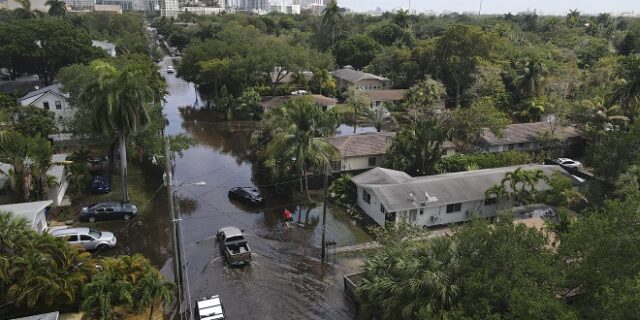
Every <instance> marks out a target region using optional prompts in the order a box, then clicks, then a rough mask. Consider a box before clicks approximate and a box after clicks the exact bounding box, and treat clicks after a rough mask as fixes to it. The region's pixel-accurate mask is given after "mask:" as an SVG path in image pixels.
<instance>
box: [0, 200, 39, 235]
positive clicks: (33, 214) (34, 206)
mask: <svg viewBox="0 0 640 320" xmlns="http://www.w3.org/2000/svg"><path fill="white" fill-rule="evenodd" d="M50 205H51V200H45V201H35V202H23V203H14V204H7V205H2V206H0V212H9V213H11V214H12V215H13V216H14V217H17V218H25V219H27V221H28V222H29V225H30V226H31V228H32V229H33V230H35V231H37V232H40V233H42V232H44V231H46V230H47V228H48V226H47V218H46V212H47V207H49V206H50Z"/></svg>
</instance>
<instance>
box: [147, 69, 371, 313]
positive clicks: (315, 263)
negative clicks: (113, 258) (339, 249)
mask: <svg viewBox="0 0 640 320" xmlns="http://www.w3.org/2000/svg"><path fill="white" fill-rule="evenodd" d="M170 64H171V61H170V60H168V59H167V60H164V61H163V62H162V65H163V68H162V71H161V72H162V73H163V74H164V76H165V77H166V79H167V83H168V91H169V93H170V95H169V96H168V97H167V102H166V106H165V113H166V115H167V118H168V119H169V122H170V123H169V128H168V130H167V132H168V133H169V134H176V133H186V134H189V135H191V136H192V137H193V138H194V140H195V143H196V144H195V145H194V146H193V147H191V148H190V149H188V150H186V151H185V152H184V156H183V157H182V158H179V159H177V161H176V164H175V171H174V178H175V180H176V185H177V186H178V188H177V191H176V193H177V196H178V199H177V200H178V202H179V204H180V208H181V211H182V215H183V220H182V230H183V246H184V260H185V265H186V267H185V269H186V270H185V272H186V277H187V278H188V280H189V281H188V292H189V293H190V296H191V301H192V303H195V300H196V299H197V298H198V297H205V296H210V295H214V294H219V295H220V297H221V298H222V301H223V303H224V307H225V311H226V313H227V316H228V318H229V319H352V318H354V310H353V308H352V306H351V305H350V303H349V301H347V300H346V297H345V296H344V294H343V290H342V276H343V275H344V274H345V273H349V272H352V271H354V270H355V269H356V268H357V266H354V265H353V264H352V263H351V261H350V260H348V259H339V258H336V257H335V256H334V255H332V254H331V252H330V255H329V257H330V259H329V263H328V264H323V263H321V261H320V254H321V252H320V251H321V250H320V247H321V240H320V239H321V228H322V221H321V219H322V218H321V217H322V204H319V205H317V206H315V207H313V208H309V207H306V206H301V203H287V202H283V201H279V200H274V199H273V198H267V199H266V204H265V205H264V206H263V207H262V208H259V209H251V208H248V207H245V206H242V205H240V204H238V203H235V202H231V201H230V200H229V199H228V197H227V192H228V190H229V189H230V188H232V187H236V186H252V185H253V186H258V187H261V186H259V185H257V184H256V183H254V181H253V180H252V176H253V174H252V169H253V168H252V163H251V161H250V160H249V153H250V152H249V138H250V133H251V127H252V124H251V123H250V122H226V121H223V120H221V119H219V118H218V117H216V115H214V114H212V113H211V112H210V111H207V110H201V107H202V106H201V105H202V100H201V99H200V98H199V97H198V96H197V93H196V90H195V88H194V86H193V85H192V84H189V83H186V82H184V81H183V80H181V79H178V78H176V77H175V75H172V74H167V73H166V72H165V71H164V70H166V66H167V65H170ZM185 107H187V108H185ZM198 181H205V182H206V183H207V184H206V186H194V185H188V184H189V183H193V182H198ZM180 185H182V186H180ZM161 198H162V199H161V200H159V201H164V202H162V203H161V205H164V204H166V197H161ZM285 207H288V208H290V209H295V212H294V215H293V220H294V221H295V223H293V224H292V227H290V228H285V227H284V224H283V223H282V218H281V214H282V211H283V209H284V208H285ZM155 209H156V208H154V210H155ZM154 219H157V220H161V221H164V222H155V224H156V225H157V227H159V228H161V230H162V231H163V232H166V234H163V235H159V234H155V233H154V234H153V237H156V236H158V237H164V238H162V239H149V242H151V243H149V245H151V246H153V244H152V243H153V242H154V241H157V243H158V244H160V245H161V247H163V248H166V247H167V245H170V243H168V241H169V240H168V238H169V232H168V230H169V225H168V223H167V221H168V213H167V212H166V210H161V209H159V210H158V211H157V212H155V213H154ZM146 220H150V218H149V217H145V218H144V219H143V223H148V222H147V221H146ZM224 226H237V227H239V228H241V229H243V230H244V232H245V234H246V237H247V239H248V241H249V244H250V246H251V249H252V251H253V252H254V255H253V262H252V263H251V265H250V266H248V267H244V268H230V267H227V266H226V265H225V264H224V261H223V259H221V255H220V252H219V250H218V247H217V243H216V242H215V234H216V231H217V229H219V228H221V227H224ZM160 233H162V232H160ZM146 236H147V235H146V234H139V235H138V237H146ZM327 240H329V241H335V242H336V243H337V245H338V246H342V245H350V244H355V243H359V242H364V241H368V240H369V237H368V236H367V235H366V234H365V233H364V232H363V231H362V230H361V229H360V228H359V227H357V226H355V225H353V223H352V222H351V221H350V219H349V218H348V217H347V216H346V215H345V214H344V213H341V212H340V211H339V210H337V209H335V208H332V207H331V206H329V207H328V214H327ZM169 248H170V246H169ZM146 250H148V249H142V251H143V253H145V254H146V252H145V251H146ZM161 251H162V253H157V254H156V256H157V258H160V257H161V256H162V255H163V254H164V257H165V258H167V257H168V254H167V250H166V249H164V250H161ZM169 253H170V252H169ZM154 260H155V259H154ZM155 261H157V260H155ZM171 268H172V262H171V260H170V259H169V260H165V261H164V265H163V270H164V271H167V270H171Z"/></svg>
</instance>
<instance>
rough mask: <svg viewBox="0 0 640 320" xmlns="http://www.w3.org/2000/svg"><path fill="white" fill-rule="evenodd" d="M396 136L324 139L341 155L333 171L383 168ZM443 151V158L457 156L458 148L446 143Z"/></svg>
mask: <svg viewBox="0 0 640 320" xmlns="http://www.w3.org/2000/svg"><path fill="white" fill-rule="evenodd" d="M395 136H396V133H395V132H370V133H362V134H355V135H349V136H336V137H329V138H324V139H325V140H327V141H328V142H329V143H331V144H332V145H333V146H334V147H336V149H338V151H339V153H340V158H339V159H336V160H334V161H331V168H332V170H333V171H335V172H339V171H354V170H363V169H370V168H375V167H378V166H381V165H382V163H383V162H384V157H385V155H386V154H387V150H388V149H389V147H391V142H392V140H393V137H395ZM442 150H443V157H447V156H450V155H452V154H455V152H456V151H455V150H456V146H455V145H454V144H453V143H452V142H450V141H445V142H444V143H443V144H442Z"/></svg>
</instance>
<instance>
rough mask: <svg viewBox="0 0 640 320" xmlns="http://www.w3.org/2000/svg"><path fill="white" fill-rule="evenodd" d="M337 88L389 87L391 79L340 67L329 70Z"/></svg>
mask: <svg viewBox="0 0 640 320" xmlns="http://www.w3.org/2000/svg"><path fill="white" fill-rule="evenodd" d="M331 75H332V76H333V78H334V79H335V80H336V87H337V88H338V89H343V88H344V89H348V88H356V89H360V90H383V89H388V88H390V87H391V80H389V79H387V78H385V77H380V76H377V75H375V74H371V73H366V72H362V71H356V70H354V69H353V68H348V67H345V68H342V69H340V70H336V71H333V72H331Z"/></svg>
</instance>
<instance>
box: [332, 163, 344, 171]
mask: <svg viewBox="0 0 640 320" xmlns="http://www.w3.org/2000/svg"><path fill="white" fill-rule="evenodd" d="M341 169H342V163H341V162H340V161H331V170H333V171H340V170H341Z"/></svg>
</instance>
